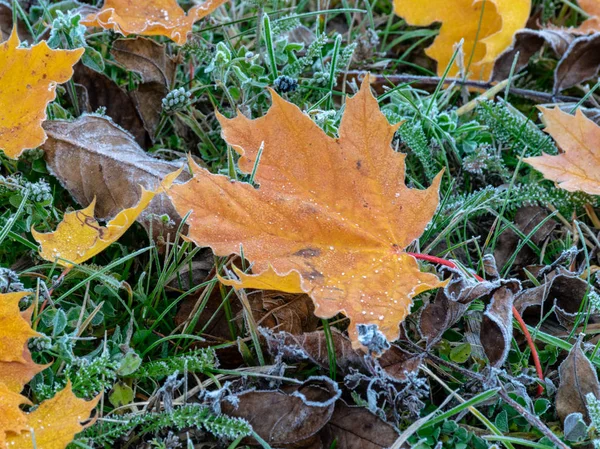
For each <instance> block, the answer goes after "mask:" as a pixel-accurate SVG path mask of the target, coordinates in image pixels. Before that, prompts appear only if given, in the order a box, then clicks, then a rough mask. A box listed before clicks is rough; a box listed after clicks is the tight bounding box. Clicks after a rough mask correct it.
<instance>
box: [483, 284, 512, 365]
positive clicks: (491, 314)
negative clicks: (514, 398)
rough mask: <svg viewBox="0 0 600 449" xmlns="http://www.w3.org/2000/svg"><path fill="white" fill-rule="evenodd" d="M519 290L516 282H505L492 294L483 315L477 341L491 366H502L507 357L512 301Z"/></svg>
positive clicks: (510, 330) (510, 333) (510, 339)
mask: <svg viewBox="0 0 600 449" xmlns="http://www.w3.org/2000/svg"><path fill="white" fill-rule="evenodd" d="M520 289H521V286H520V284H519V283H518V282H517V281H508V282H506V283H505V284H504V285H502V286H501V287H500V288H498V289H497V290H496V291H495V292H494V294H493V295H492V299H491V300H490V303H489V304H488V306H487V308H486V309H485V312H484V313H483V318H482V320H481V333H480V334H479V340H480V341H481V345H482V346H483V351H484V352H485V355H486V356H487V358H488V359H489V361H490V364H491V365H492V366H495V367H500V366H502V365H503V364H504V362H505V361H506V357H508V350H509V349H510V342H511V341H512V329H513V326H512V320H513V312H512V310H513V300H514V295H515V293H516V292H518V291H519V290H520Z"/></svg>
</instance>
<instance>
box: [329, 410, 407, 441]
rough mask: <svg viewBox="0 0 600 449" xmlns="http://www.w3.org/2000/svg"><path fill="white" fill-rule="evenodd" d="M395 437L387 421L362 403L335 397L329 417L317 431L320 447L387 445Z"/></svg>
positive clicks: (396, 434) (394, 439)
mask: <svg viewBox="0 0 600 449" xmlns="http://www.w3.org/2000/svg"><path fill="white" fill-rule="evenodd" d="M397 439H398V433H397V432H396V430H394V427H392V426H391V425H390V424H388V423H386V422H385V421H383V420H382V419H381V418H379V417H378V416H375V415H374V414H373V413H371V412H370V411H369V410H367V409H366V408H363V407H349V406H348V405H346V404H345V403H344V401H341V400H340V401H337V403H336V404H335V411H334V412H333V415H332V416H331V419H330V420H329V422H328V423H327V425H326V426H325V427H324V429H323V430H322V431H321V441H322V442H323V447H324V448H330V447H338V448H340V449H341V448H343V449H387V448H389V447H391V446H392V445H393V444H394V442H395V441H396V440H397Z"/></svg>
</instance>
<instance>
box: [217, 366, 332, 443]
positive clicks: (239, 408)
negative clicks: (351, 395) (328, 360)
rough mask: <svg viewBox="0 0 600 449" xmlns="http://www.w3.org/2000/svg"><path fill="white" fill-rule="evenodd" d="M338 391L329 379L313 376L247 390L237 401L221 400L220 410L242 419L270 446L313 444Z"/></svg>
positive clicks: (329, 414) (326, 420) (328, 417)
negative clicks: (283, 387)
mask: <svg viewBox="0 0 600 449" xmlns="http://www.w3.org/2000/svg"><path fill="white" fill-rule="evenodd" d="M339 395H340V391H339V390H338V389H337V386H336V385H335V384H334V383H333V382H332V381H331V380H330V379H329V378H323V377H316V378H311V379H308V380H307V381H306V382H304V383H303V384H302V385H299V386H295V387H292V388H288V389H286V391H249V392H246V393H242V394H239V395H238V396H237V401H236V402H237V404H236V405H234V404H232V403H231V402H230V401H228V400H227V398H226V399H225V400H223V401H222V402H221V407H222V410H223V413H225V414H226V415H229V416H233V417H237V418H244V419H246V420H248V422H250V424H251V425H252V428H253V429H254V431H255V432H256V433H257V434H258V435H259V436H260V437H261V438H263V439H264V440H265V441H266V442H267V443H269V445H271V447H277V448H285V447H289V446H290V445H294V447H296V448H306V447H314V438H315V436H316V435H317V433H318V432H319V431H320V430H321V429H322V428H323V427H324V426H325V425H326V424H327V423H328V422H329V420H330V419H331V417H332V415H333V411H334V408H335V402H336V400H337V399H338V398H339Z"/></svg>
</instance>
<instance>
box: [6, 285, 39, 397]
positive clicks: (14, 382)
mask: <svg viewBox="0 0 600 449" xmlns="http://www.w3.org/2000/svg"><path fill="white" fill-rule="evenodd" d="M26 294H27V293H22V292H20V293H6V294H0V385H2V384H3V385H4V386H5V387H6V388H7V389H9V390H11V391H13V392H16V393H19V392H20V391H21V390H22V389H23V386H24V385H25V384H26V383H27V382H29V381H30V380H31V378H32V377H33V376H35V375H36V374H37V373H39V372H40V371H41V370H42V369H44V366H43V365H38V364H36V363H34V362H33V360H32V359H31V354H30V353H29V349H28V348H27V341H28V340H29V339H30V338H32V337H37V336H38V335H39V334H38V333H37V332H35V331H34V330H33V329H32V328H31V324H30V323H31V316H30V312H29V311H26V312H21V311H20V310H19V301H20V300H21V299H22V298H23V297H24V296H25V295H26ZM0 396H2V395H0Z"/></svg>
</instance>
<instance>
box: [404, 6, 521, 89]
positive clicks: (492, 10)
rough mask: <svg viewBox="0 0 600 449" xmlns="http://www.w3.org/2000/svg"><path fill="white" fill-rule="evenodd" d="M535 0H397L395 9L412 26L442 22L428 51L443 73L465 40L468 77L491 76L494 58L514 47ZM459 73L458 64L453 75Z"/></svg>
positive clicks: (464, 48) (452, 70)
mask: <svg viewBox="0 0 600 449" xmlns="http://www.w3.org/2000/svg"><path fill="white" fill-rule="evenodd" d="M530 9H531V0H479V1H478V0H454V1H451V2H449V1H447V0H432V1H427V2H424V1H423V0H394V10H395V12H396V14H397V15H399V16H401V17H402V18H404V19H405V20H406V22H407V23H408V24H410V25H415V26H427V25H431V24H432V23H434V22H441V23H442V26H441V28H440V33H439V34H438V36H437V37H436V38H435V41H434V42H433V45H431V46H430V47H429V48H427V49H426V50H425V53H426V54H427V55H428V56H430V57H431V58H433V59H435V60H436V61H437V72H438V75H440V76H441V75H442V74H443V73H444V71H445V70H446V67H447V66H448V64H449V63H450V60H451V59H452V55H453V54H454V46H455V45H456V44H458V43H459V42H460V40H461V39H464V44H463V54H464V64H465V67H466V68H467V69H468V78H470V79H483V80H487V79H489V78H490V76H491V73H492V68H493V65H494V61H495V60H496V58H497V57H498V56H500V54H501V53H502V52H504V50H506V49H507V48H508V47H510V45H511V43H512V40H513V36H514V34H515V33H516V32H517V31H518V30H520V29H521V28H523V27H524V26H525V24H526V22H527V19H528V18H529V12H530ZM458 73H459V68H458V64H457V63H456V62H455V64H454V65H453V66H452V67H451V69H450V72H449V76H455V75H457V74H458Z"/></svg>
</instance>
